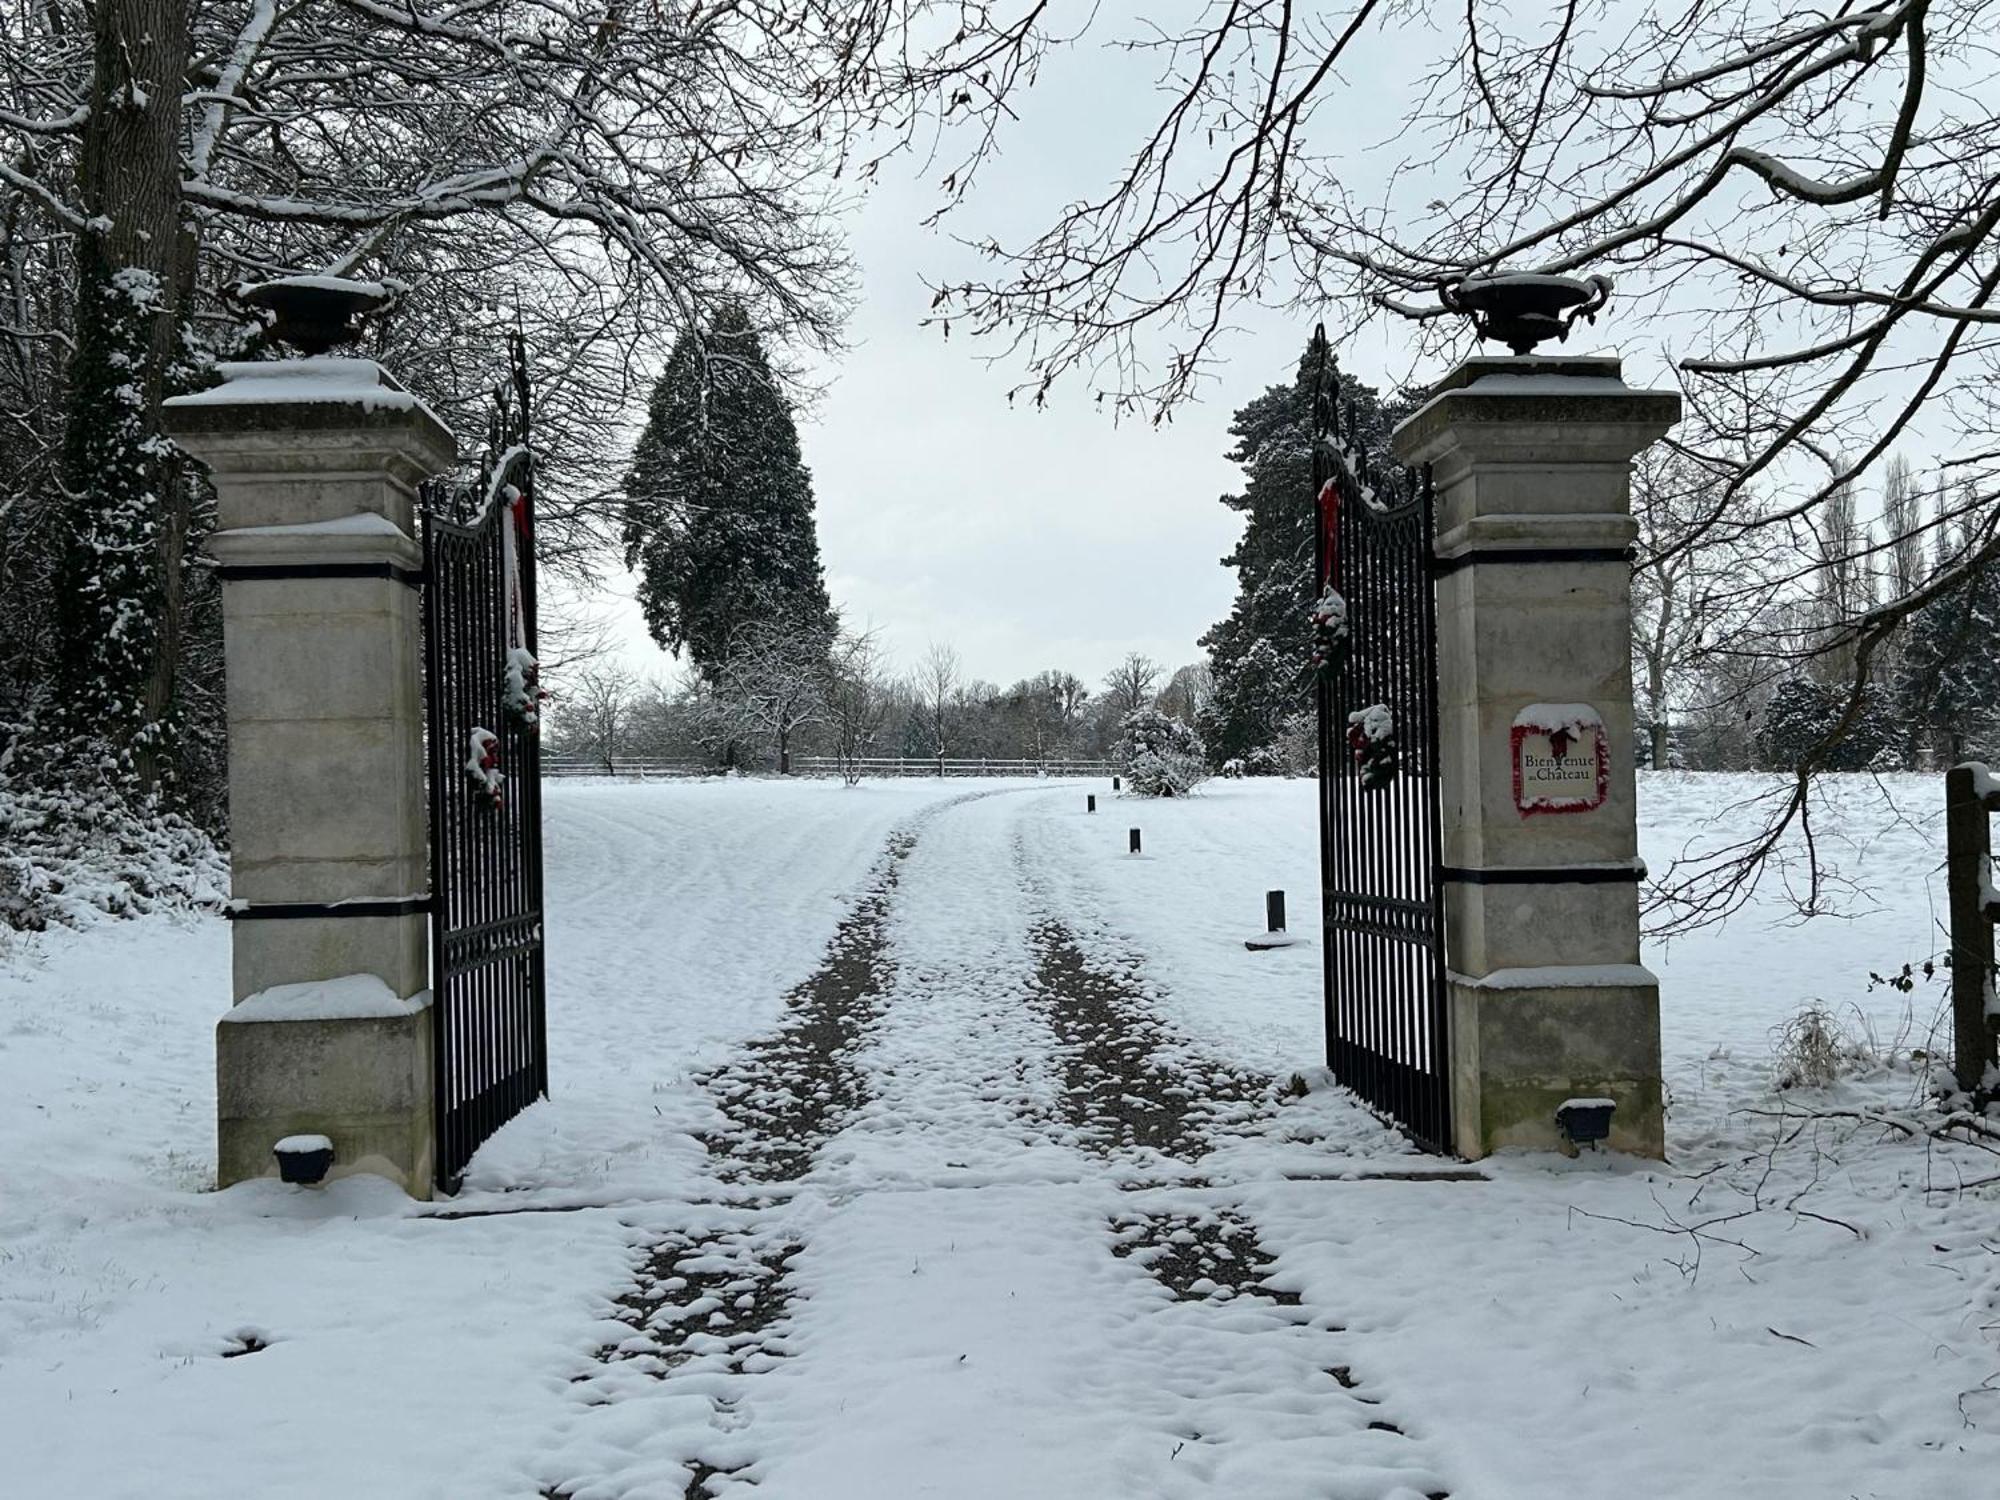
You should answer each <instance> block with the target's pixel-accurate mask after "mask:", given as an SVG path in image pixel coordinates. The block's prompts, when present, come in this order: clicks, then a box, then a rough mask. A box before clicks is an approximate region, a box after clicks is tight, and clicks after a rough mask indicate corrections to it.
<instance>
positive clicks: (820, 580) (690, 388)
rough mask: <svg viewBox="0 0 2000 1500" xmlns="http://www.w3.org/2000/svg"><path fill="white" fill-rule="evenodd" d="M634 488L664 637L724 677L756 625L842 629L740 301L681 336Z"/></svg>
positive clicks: (647, 584) (634, 533)
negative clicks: (742, 638)
mask: <svg viewBox="0 0 2000 1500" xmlns="http://www.w3.org/2000/svg"><path fill="white" fill-rule="evenodd" d="M625 496H626V505H625V557H626V565H627V566H628V567H635V568H637V569H638V570H639V572H640V584H639V602H640V604H641V606H642V607H643V608H644V610H645V614H646V624H647V627H648V629H650V630H651V631H652V634H653V639H654V640H656V641H658V642H659V643H660V644H661V645H662V646H664V647H667V648H668V649H670V650H677V651H678V650H685V651H686V653H687V655H688V657H689V659H690V660H692V661H693V663H694V665H695V666H696V667H697V668H698V669H699V670H700V671H702V672H703V673H705V674H710V675H713V674H714V673H715V671H716V670H717V669H718V668H720V667H721V665H722V664H723V663H724V662H726V661H727V660H728V658H729V652H730V643H731V641H732V640H733V639H735V638H736V637H737V636H738V635H739V634H740V633H742V632H744V631H746V630H749V629H751V628H752V627H755V628H758V629H762V628H765V627H774V628H779V629H783V630H788V631H794V632H797V633H799V634H801V635H806V636H811V637H818V638H820V639H822V640H824V641H828V642H830V641H831V640H832V637H833V634H834V629H835V623H836V622H835V617H834V611H833V606H832V604H831V603H830V602H829V600H828V598H827V592H826V580H825V577H824V575H823V573H822V571H821V567H820V558H819V533H818V528H817V526H816V524H815V521H814V517H813V491H812V474H811V471H810V470H808V469H807V468H806V465H805V461H804V458H803V457H802V456H801V453H800V450H799V434H798V428H797V427H796V426H795V425H794V424H793V421H792V410H791V404H790V403H789V402H788V401H787V400H786V399H785V396H784V393H783V392H782V391H781V390H779V388H778V383H777V380H776V379H775V378H774V377H773V375H772V373H771V366H770V363H769V361H768V360H767V359H766V358H765V355H764V348H763V345H762V343H761V342H760V341H759V339H758V337H757V334H756V330H755V329H753V328H752V327H751V326H750V320H749V318H748V317H747V315H746V314H745V313H744V311H743V309H742V308H741V307H738V306H733V305H732V306H728V307H725V308H724V309H723V310H722V311H721V312H720V313H719V314H718V315H717V316H716V318H715V320H714V321H713V322H712V323H711V324H710V325H709V326H708V327H707V328H706V329H704V330H691V331H689V332H688V333H686V334H683V335H682V337H681V338H680V340H679V341H678V342H677V343H676V344H675V345H674V351H673V354H672V356H671V357H670V358H669V359H668V361H667V368H666V372H665V373H664V374H663V375H661V377H660V379H659V383H658V384H657V385H656V386H655V387H654V389H653V397H652V402H651V404H650V406H649V408H648V411H647V420H646V429H645V431H644V432H643V433H642V434H641V435H640V438H639V442H638V446H637V447H636V448H635V449H634V450H633V454H632V469H631V472H630V474H629V475H628V476H627V477H626V481H625Z"/></svg>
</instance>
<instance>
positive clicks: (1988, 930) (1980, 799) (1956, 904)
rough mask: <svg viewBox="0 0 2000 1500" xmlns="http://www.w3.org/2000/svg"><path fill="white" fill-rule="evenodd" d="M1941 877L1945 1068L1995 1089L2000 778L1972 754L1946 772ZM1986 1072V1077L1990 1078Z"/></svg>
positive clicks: (1998, 1086)
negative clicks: (1946, 929)
mask: <svg viewBox="0 0 2000 1500" xmlns="http://www.w3.org/2000/svg"><path fill="white" fill-rule="evenodd" d="M1944 805H1945V884H1946V888H1947V892H1948V895H1949V898H1950V905H1951V1015H1952V1030H1953V1032H1954V1034H1955V1037H1956V1045H1955V1049H1954V1053H1953V1057H1952V1072H1953V1073H1954V1074H1955V1075H1956V1076H1957V1079H1958V1086H1959V1087H1960V1088H1961V1089H1964V1090H1965V1091H1966V1092H1967V1093H1969V1094H1971V1095H1972V1096H1973V1097H1974V1098H1975V1099H1979V1100H1982V1101H1984V1100H1990V1099H1993V1098H1996V1097H2000V1079H1994V1078H1992V1073H1993V1070H1994V1068H1995V1067H1996V1066H2000V996H1996V994H1995V991H1994V983H1993V924H1994V923H1995V922H1996V921H2000V895H1996V894H1995V892H1994V889H1993V829H1992V824H1991V822H1990V820H1989V815H1990V814H1992V813H1994V812H2000V780H1996V779H1995V778H1994V776H1993V775H1992V773H1991V772H1989V771H1988V770H1987V769H1986V767H1985V766H1983V765H1980V764H1978V763H1977V762H1970V763H1968V764H1966V765H1962V766H1956V767H1954V768H1953V769H1951V770H1950V771H1947V772H1946V773H1945V778H1944ZM1989 1080H1991V1081H1989Z"/></svg>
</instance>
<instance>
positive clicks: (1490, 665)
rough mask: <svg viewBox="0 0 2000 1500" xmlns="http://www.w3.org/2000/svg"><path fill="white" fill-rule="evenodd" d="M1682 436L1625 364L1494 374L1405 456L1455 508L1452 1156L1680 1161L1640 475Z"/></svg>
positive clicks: (1419, 416) (1437, 410)
mask: <svg viewBox="0 0 2000 1500" xmlns="http://www.w3.org/2000/svg"><path fill="white" fill-rule="evenodd" d="M1679 417H1680V397H1679V396H1678V395H1676V394H1675V393H1673V392H1671V391H1635V390H1632V389H1630V388H1629V387H1627V386H1626V385H1625V383H1624V380H1623V378H1622V375H1621V372H1620V366H1619V362H1618V361H1617V360H1616V359H1593V358H1571V359H1561V358H1545V357H1537V356H1532V355H1529V356H1515V357H1511V358H1509V357H1499V358H1492V357H1476V358H1473V359H1469V360H1467V361H1466V362H1465V363H1464V364H1462V365H1460V366H1459V368H1458V369H1456V370H1455V371H1453V372H1452V373H1451V374H1450V375H1449V376H1447V377H1446V378H1445V380H1444V381H1443V382H1442V383H1441V384H1440V385H1439V386H1438V387H1437V389H1436V390H1435V391H1434V392H1433V394H1432V396H1431V399H1430V400H1429V402H1427V403H1426V404H1425V405H1424V406H1423V407H1422V408H1421V409H1420V410H1418V411H1417V412H1416V413H1415V414H1414V415H1413V416H1411V417H1410V418H1409V420H1407V421H1406V422H1404V423H1403V424H1402V425H1401V426H1400V427H1399V428H1398V429H1397V430H1396V433H1395V435H1394V439H1393V444H1394V448H1395V452H1396V456H1397V458H1399V459H1400V460H1402V461H1403V462H1404V463H1408V464H1429V465H1430V466H1431V472H1432V479H1433V482H1434V485H1435V489H1436V515H1437V531H1436V541H1435V547H1434V552H1435V558H1436V564H1435V569H1436V575H1437V580H1438V581H1437V644H1438V672H1439V691H1438V739H1439V756H1440V765H1441V774H1442V776H1443V778H1444V783H1443V800H1442V833H1443V839H1444V848H1443V859H1442V868H1441V871H1440V874H1441V876H1442V878H1443V881H1444V895H1445V903H1444V905H1445V913H1444V915H1445V953H1446V962H1447V965H1448V976H1447V982H1448V986H1449V990H1450V999H1451V1008H1450V1018H1451V1025H1450V1028H1449V1029H1450V1059H1451V1074H1452V1120H1453V1136H1454V1141H1453V1144H1454V1146H1455V1148H1456V1149H1457V1151H1458V1152H1459V1154H1461V1155H1463V1156H1466V1157H1479V1156H1484V1155H1486V1154H1487V1153H1488V1152H1491V1151H1494V1150H1497V1149H1499V1148H1502V1147H1528V1148H1535V1149H1554V1148H1559V1147H1562V1146H1563V1145H1565V1141H1564V1139H1563V1136H1562V1133H1561V1128H1560V1126H1559V1125H1558V1122H1557V1118H1556V1112H1557V1109H1558V1107H1559V1106H1561V1105H1563V1104H1564V1103H1565V1102H1568V1101H1570V1100H1574V1099H1608V1100H1611V1101H1614V1102H1615V1104H1616V1110H1615V1112H1614V1114H1613V1117H1612V1124H1611V1135H1610V1141H1609V1144H1610V1145H1611V1146H1612V1147H1613V1148H1614V1149H1616V1150H1622V1151H1628V1152H1633V1153H1636V1154H1639V1155H1643V1156H1653V1157H1658V1156H1661V1155H1663V1154H1664V1151H1665V1133H1664V1125H1663V1116H1662V1109H1661V1088H1660V1013H1659V985H1658V981H1657V980H1656V979H1654V977H1653V976H1652V974H1650V973H1648V972H1647V971H1646V970H1645V969H1644V968H1643V967H1641V966H1640V963H1639V915H1638V884H1637V883H1638V881H1639V880H1640V879H1641V877H1642V875H1643V870H1642V868H1641V866H1640V865H1639V861H1638V823H1637V814H1636V807H1635V788H1634V779H1633V774H1632V772H1633V766H1632V759H1633V755H1632V747H1633V729H1632V720H1633V716H1632V674H1631V661H1630V650H1631V632H1632V610H1631V561H1630V548H1631V545H1632V540H1633V537H1634V536H1635V534H1636V531H1637V528H1636V526H1635V525H1634V523H1633V521H1632V516H1631V504H1630V479H1631V460H1632V458H1633V456H1634V455H1635V454H1637V453H1638V452H1640V451H1641V450H1642V449H1644V448H1645V447H1646V446H1647V445H1648V444H1649V443H1651V442H1653V441H1654V440H1655V439H1656V438H1658V437H1660V436H1661V435H1662V434H1663V433H1665V432H1666V431H1667V429H1668V428H1669V427H1671V426H1672V425H1673V424H1674V423H1675V422H1676V421H1677V420H1679Z"/></svg>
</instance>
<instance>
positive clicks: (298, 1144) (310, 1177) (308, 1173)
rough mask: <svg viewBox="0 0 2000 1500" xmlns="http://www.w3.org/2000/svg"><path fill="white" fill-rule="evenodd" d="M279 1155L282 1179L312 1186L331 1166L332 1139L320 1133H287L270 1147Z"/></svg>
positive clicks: (272, 1151)
mask: <svg viewBox="0 0 2000 1500" xmlns="http://www.w3.org/2000/svg"><path fill="white" fill-rule="evenodd" d="M271 1154H272V1155H273V1156H275V1157H277V1158H278V1176H279V1178H280V1179H282V1180H283V1181H285V1182H291V1183H296V1184H298V1185H299V1186H301V1187H311V1186H312V1185H313V1184H315V1183H317V1182H319V1181H320V1180H321V1179H323V1178H324V1177H325V1176H326V1172H327V1168H329V1167H331V1166H332V1165H333V1142H332V1141H330V1140H328V1139H327V1138H326V1137H325V1136H323V1135H288V1136H286V1137H285V1138H284V1139H283V1140H282V1141H279V1142H278V1144H277V1145H275V1146H273V1147H272V1148H271Z"/></svg>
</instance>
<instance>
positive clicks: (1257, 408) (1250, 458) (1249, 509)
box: [1199, 343, 1411, 764]
mask: <svg viewBox="0 0 2000 1500" xmlns="http://www.w3.org/2000/svg"><path fill="white" fill-rule="evenodd" d="M1319 358H1320V356H1319V351H1318V349H1317V348H1316V347H1315V346H1314V345H1313V344H1312V343H1308V345H1307V347H1306V352H1305V354H1304V355H1303V357H1301V359H1300V360H1299V365H1298V370H1297V373H1296V374H1295V375H1294V376H1293V378H1292V380H1291V382H1290V383H1289V384H1287V385H1274V386H1271V387H1269V388H1268V389H1266V390H1265V391H1264V393H1263V394H1262V395H1260V396H1258V397H1257V398H1256V399H1254V400H1253V401H1251V402H1250V403H1249V404H1248V405H1246V406H1244V407H1242V408H1241V409H1239V410H1238V411H1237V413H1236V416H1235V419H1234V420H1233V421H1232V422H1231V423H1230V428H1229V431H1230V434H1231V436H1233V437H1234V438H1235V439H1236V446H1235V447H1234V448H1232V449H1231V450H1230V454H1229V459H1230V462H1232V463H1235V464H1238V465H1241V466H1242V468H1243V471H1244V484H1243V488H1242V490H1241V492H1240V493H1237V494H1233V495H1224V496H1222V497H1221V498H1222V503H1223V504H1224V505H1226V506H1228V507H1229V508H1230V509H1231V510H1235V511H1241V512H1242V513H1243V517H1244V525H1243V536H1242V539H1241V540H1240V541H1238V542H1237V544H1236V548H1235V550H1234V551H1232V552H1231V553H1230V554H1229V555H1228V556H1227V557H1225V558H1223V559H1222V564H1223V566H1224V567H1228V568H1234V569H1235V570H1236V574H1237V585H1236V602H1235V604H1234V605H1233V606H1232V607H1231V608H1230V611H1229V617H1228V618H1227V619H1225V620H1221V621H1219V622H1217V623H1216V624H1215V625H1214V626H1212V627H1211V628H1210V629H1209V631H1208V633H1207V634H1205V635H1203V636H1202V637H1201V640H1200V642H1199V644H1200V645H1202V646H1205V647H1206V648H1207V649H1208V653H1209V666H1210V670H1211V671H1212V672H1213V674H1214V685H1213V692H1212V696H1211V697H1210V699H1209V702H1208V704H1207V706H1206V708H1205V709H1204V710H1203V712H1202V714H1201V718H1200V725H1199V727H1200V730H1201V735H1202V738H1203V740H1204V741H1205V742H1206V743H1207V745H1208V751H1209V754H1210V755H1211V756H1212V757H1214V759H1215V760H1216V762H1217V763H1218V764H1224V763H1227V762H1228V761H1231V760H1237V759H1244V758H1247V757H1248V756H1250V755H1251V754H1252V753H1253V752H1255V751H1258V750H1262V749H1266V748H1268V747H1270V746H1271V745H1272V744H1273V743H1274V742H1275V741H1276V740H1277V738H1278V735H1279V733H1280V730H1281V728H1282V726H1283V725H1284V723H1285V720H1286V718H1287V717H1288V716H1289V715H1291V714H1292V713H1294V712H1296V711H1297V710H1299V709H1300V708H1301V707H1303V706H1305V704H1306V703H1307V701H1308V694H1309V691H1310V688H1311V673H1310V670H1309V668H1308V661H1309V658H1310V656H1311V653H1312V625H1311V621H1310V620H1309V618H1308V612H1309V611H1310V610H1311V608H1312V602H1313V599H1314V597H1315V596H1316V594H1317V592H1318V590H1317V589H1316V588H1315V587H1314V582H1315V580H1314V578H1313V524H1314V520H1313V518H1314V515H1315V513H1316V512H1315V507H1314V505H1313V492H1312V395H1313V379H1314V376H1315V373H1316V372H1317V370H1318V368H1319ZM1340 399H1341V401H1342V402H1343V404H1345V403H1348V402H1351V403H1353V407H1354V412H1355V416H1356V418H1357V419H1358V420H1357V425H1358V427H1359V429H1360V432H1361V439H1362V442H1363V444H1364V445H1365V446H1366V447H1367V449H1368V451H1369V453H1370V455H1371V456H1372V457H1376V458H1378V459H1380V460H1381V461H1383V462H1387V461H1388V447H1389V431H1390V429H1391V428H1392V427H1394V426H1395V424H1396V423H1397V422H1398V421H1400V420H1401V419H1402V417H1403V416H1404V415H1405V414H1406V413H1407V412H1408V411H1409V410H1410V408H1411V403H1410V402H1409V401H1408V400H1407V399H1404V398H1400V397H1397V398H1391V399H1390V400H1389V401H1386V402H1385V401H1383V400H1382V399H1381V398H1380V397H1379V396H1378V395H1377V394H1376V392H1375V391H1374V390H1372V389H1371V388H1370V387H1368V386H1365V385H1363V384H1362V383H1361V382H1360V381H1358V380H1356V379H1354V378H1353V377H1352V376H1349V375H1344V374H1343V375H1342V376H1341V377H1340Z"/></svg>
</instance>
